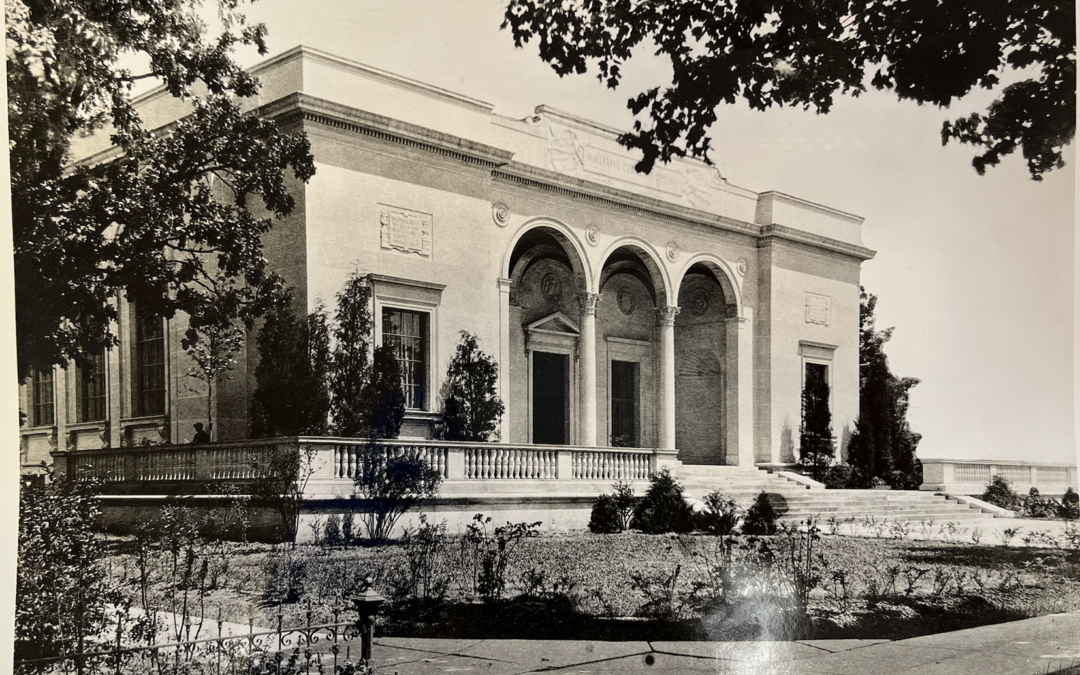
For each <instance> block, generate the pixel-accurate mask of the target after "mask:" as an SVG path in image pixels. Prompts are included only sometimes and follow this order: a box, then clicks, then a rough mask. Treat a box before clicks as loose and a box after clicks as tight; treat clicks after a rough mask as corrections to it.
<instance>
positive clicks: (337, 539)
mask: <svg viewBox="0 0 1080 675" xmlns="http://www.w3.org/2000/svg"><path fill="white" fill-rule="evenodd" d="M322 540H323V543H324V544H326V545H327V546H340V545H342V544H343V543H345V537H344V535H342V534H341V515H340V514H338V513H331V514H330V515H329V517H327V519H326V526H325V527H324V528H323V539H322Z"/></svg>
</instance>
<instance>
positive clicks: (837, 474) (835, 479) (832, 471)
mask: <svg viewBox="0 0 1080 675" xmlns="http://www.w3.org/2000/svg"><path fill="white" fill-rule="evenodd" d="M857 473H858V472H857V471H856V470H855V468H854V467H853V466H851V465H850V464H837V465H836V466H830V467H829V468H828V469H826V470H825V475H824V476H823V477H822V480H821V482H823V483H825V487H827V488H830V489H833V490H844V489H849V488H858V487H863V486H862V485H856V483H857V482H859V479H860V478H861V476H858V475H857Z"/></svg>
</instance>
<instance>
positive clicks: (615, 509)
mask: <svg viewBox="0 0 1080 675" xmlns="http://www.w3.org/2000/svg"><path fill="white" fill-rule="evenodd" d="M613 487H614V489H613V490H612V494H610V495H606V494H604V495H600V497H599V498H597V500H596V502H595V503H594V504H593V508H592V515H591V516H590V518H589V531H590V532H594V533H596V534H614V533H616V532H625V531H626V530H629V529H630V525H631V523H632V522H633V520H634V509H635V508H636V507H637V504H638V502H639V501H640V500H639V499H638V498H637V497H636V496H635V495H634V488H632V487H630V484H629V483H624V482H622V481H618V482H617V483H615V485H614V486H613Z"/></svg>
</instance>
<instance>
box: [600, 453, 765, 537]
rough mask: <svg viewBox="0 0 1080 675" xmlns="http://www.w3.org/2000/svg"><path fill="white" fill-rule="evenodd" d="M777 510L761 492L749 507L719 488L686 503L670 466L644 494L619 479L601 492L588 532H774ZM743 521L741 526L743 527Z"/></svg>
mask: <svg viewBox="0 0 1080 675" xmlns="http://www.w3.org/2000/svg"><path fill="white" fill-rule="evenodd" d="M776 517H777V516H776V512H775V511H774V510H773V508H772V505H771V504H770V503H769V499H768V496H767V495H766V494H765V493H764V492H762V493H761V494H759V495H758V497H757V499H756V500H755V501H754V503H753V505H752V506H751V507H750V508H749V509H745V510H744V509H743V508H742V507H740V506H739V505H738V504H736V503H735V501H734V500H732V499H727V498H725V497H724V496H723V495H722V494H721V493H720V492H719V491H717V492H713V493H710V494H708V495H706V496H705V499H704V500H703V501H702V502H701V503H700V504H699V505H697V508H695V507H694V506H692V505H691V504H690V503H689V502H687V500H686V498H685V497H684V496H683V489H682V486H681V485H679V482H678V481H677V480H675V477H674V476H672V475H671V473H670V472H669V471H668V470H667V469H665V470H663V471H661V472H659V473H657V474H655V475H653V476H652V477H651V478H650V479H649V488H648V489H647V490H646V491H645V495H644V496H642V497H637V496H635V495H634V491H633V489H632V488H631V487H630V486H629V485H628V484H626V483H622V482H619V483H616V484H615V487H614V490H613V492H612V494H610V495H609V494H604V495H601V496H600V497H599V498H598V499H597V500H596V502H595V503H594V504H593V508H592V515H591V517H590V519H589V530H590V531H591V532H594V533H597V534H615V533H617V532H625V531H627V530H639V531H641V532H644V533H646V534H662V533H665V532H677V533H686V532H693V531H699V532H707V533H709V534H718V535H728V534H733V533H735V532H736V531H737V530H738V531H741V532H742V533H744V534H775V533H776ZM740 525H741V527H740Z"/></svg>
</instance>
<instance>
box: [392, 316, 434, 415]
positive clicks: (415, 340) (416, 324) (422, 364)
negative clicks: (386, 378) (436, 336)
mask: <svg viewBox="0 0 1080 675" xmlns="http://www.w3.org/2000/svg"><path fill="white" fill-rule="evenodd" d="M382 320H383V344H384V345H386V346H388V347H390V348H392V349H393V350H394V356H396V357H397V360H398V363H399V365H400V366H401V386H402V389H403V390H404V392H405V407H406V408H414V409H421V410H422V409H424V405H425V402H426V394H427V363H428V315H427V313H425V312H408V311H405V310H400V309H389V308H387V309H383V315H382Z"/></svg>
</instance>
